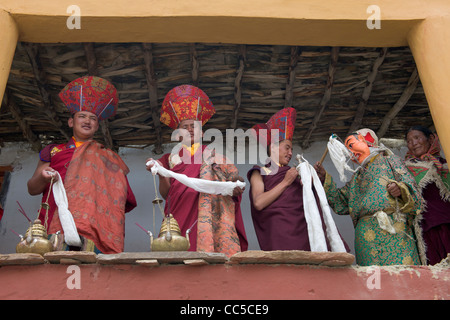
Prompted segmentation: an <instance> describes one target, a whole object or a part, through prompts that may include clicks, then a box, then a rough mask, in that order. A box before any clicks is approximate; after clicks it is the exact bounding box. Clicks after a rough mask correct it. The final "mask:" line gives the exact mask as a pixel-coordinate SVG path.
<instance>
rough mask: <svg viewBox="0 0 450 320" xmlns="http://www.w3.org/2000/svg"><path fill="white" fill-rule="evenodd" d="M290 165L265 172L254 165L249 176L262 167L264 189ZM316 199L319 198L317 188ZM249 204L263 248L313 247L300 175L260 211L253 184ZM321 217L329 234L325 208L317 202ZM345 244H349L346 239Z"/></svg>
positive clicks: (273, 182) (305, 248)
mask: <svg viewBox="0 0 450 320" xmlns="http://www.w3.org/2000/svg"><path fill="white" fill-rule="evenodd" d="M290 168H291V167H289V166H283V167H279V168H278V172H277V173H275V174H271V175H264V174H263V172H261V171H262V169H261V167H259V166H254V167H253V168H252V169H250V171H249V172H248V174H247V178H248V180H249V181H250V178H251V176H252V174H253V172H254V171H255V170H256V171H259V172H260V173H261V177H262V179H263V182H264V192H266V191H269V190H271V189H273V188H274V187H275V186H277V185H278V184H279V183H280V182H281V181H282V180H283V179H284V176H285V175H286V173H287V171H288V170H289V169H290ZM314 195H315V198H316V202H317V203H319V198H318V196H317V194H316V191H315V190H314ZM250 205H251V212H252V219H253V225H254V227H255V231H256V236H257V237H258V242H259V246H260V248H261V250H264V251H271V250H304V251H311V248H310V245H309V238H308V229H307V228H308V227H307V224H306V219H305V213H304V209H303V189H302V185H301V183H300V179H295V180H294V182H292V184H291V185H290V186H289V187H288V188H287V189H286V190H285V191H284V192H283V193H282V194H281V195H280V196H279V197H278V198H277V199H276V200H275V201H274V202H272V203H271V204H270V205H269V206H267V207H266V208H264V209H263V210H261V211H258V210H256V209H255V207H254V206H253V198H252V190H251V187H250ZM318 208H319V212H320V216H321V219H322V228H323V230H324V233H325V235H326V226H325V224H324V221H323V215H322V210H321V208H320V205H318ZM326 241H327V247H328V250H329V251H330V244H329V242H328V239H326ZM344 245H345V248H346V249H347V252H349V251H350V250H349V248H348V246H347V244H346V243H345V241H344Z"/></svg>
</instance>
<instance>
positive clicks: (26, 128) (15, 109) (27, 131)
mask: <svg viewBox="0 0 450 320" xmlns="http://www.w3.org/2000/svg"><path fill="white" fill-rule="evenodd" d="M4 102H5V105H6V106H7V108H8V109H9V111H10V112H11V114H12V116H13V118H14V120H16V122H17V123H18V124H19V127H20V129H21V130H22V133H23V136H24V137H25V139H27V140H28V142H29V143H30V144H31V146H32V149H33V150H34V151H40V150H41V149H42V144H41V141H40V140H39V137H38V136H37V135H36V134H35V133H34V132H33V130H31V127H30V125H29V124H28V122H27V121H26V120H24V116H23V113H22V111H21V110H20V108H19V106H18V105H17V104H16V102H15V101H14V97H13V96H12V94H11V93H10V92H9V91H8V90H6V91H5V95H4Z"/></svg>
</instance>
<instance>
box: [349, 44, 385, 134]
mask: <svg viewBox="0 0 450 320" xmlns="http://www.w3.org/2000/svg"><path fill="white" fill-rule="evenodd" d="M387 52H388V48H381V50H380V53H379V55H378V57H377V58H376V59H375V62H374V64H373V66H372V70H371V71H370V73H369V76H368V77H367V81H366V86H365V87H364V91H363V94H362V97H361V100H360V102H359V105H358V108H357V110H356V113H355V118H354V119H353V123H352V125H351V126H350V130H349V131H348V134H349V133H352V132H354V131H355V130H357V129H359V127H360V126H361V125H362V120H363V118H364V112H365V109H366V106H367V102H368V101H369V97H370V94H371V93H372V88H373V83H374V82H375V78H376V77H377V73H378V69H379V68H380V66H381V65H382V64H383V61H384V58H386V54H387Z"/></svg>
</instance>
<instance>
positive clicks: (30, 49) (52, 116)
mask: <svg viewBox="0 0 450 320" xmlns="http://www.w3.org/2000/svg"><path fill="white" fill-rule="evenodd" d="M23 46H24V48H25V51H26V52H27V55H28V58H29V60H30V63H31V67H32V69H33V73H34V80H35V81H36V85H37V87H38V89H39V93H40V95H41V98H42V101H43V103H44V108H43V112H44V113H45V114H46V115H47V117H48V118H49V120H50V121H51V122H52V124H53V125H54V126H55V127H56V129H58V130H59V132H60V133H61V134H62V135H63V136H64V138H65V139H66V140H69V139H70V137H71V135H69V134H68V133H67V132H66V130H64V129H63V124H62V121H61V119H60V118H59V117H58V115H57V113H56V110H55V107H54V106H53V103H52V98H51V95H50V93H49V92H48V90H47V84H46V81H45V79H46V75H45V71H44V69H43V68H42V63H41V60H40V55H39V45H38V44H32V43H25V44H23Z"/></svg>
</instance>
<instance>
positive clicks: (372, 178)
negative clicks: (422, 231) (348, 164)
mask: <svg viewBox="0 0 450 320" xmlns="http://www.w3.org/2000/svg"><path fill="white" fill-rule="evenodd" d="M368 160H369V161H367V162H366V164H365V165H362V166H361V168H360V169H359V170H358V171H357V172H356V173H355V174H354V175H353V177H352V178H351V180H350V181H349V182H348V183H347V184H346V185H345V186H344V187H342V188H337V186H336V184H335V182H334V181H333V179H332V178H331V176H330V175H329V174H327V175H326V179H325V183H324V188H325V191H326V194H327V198H328V202H329V203H330V206H331V207H332V208H333V210H334V211H335V212H336V213H337V214H340V215H346V214H348V215H350V217H351V218H352V221H353V225H354V227H355V253H356V263H357V264H358V265H418V264H420V259H419V255H418V251H417V245H416V239H415V235H414V232H413V229H412V222H413V220H414V217H415V216H416V215H417V214H419V213H420V212H421V211H422V207H423V200H422V197H421V195H420V193H419V192H418V190H417V186H416V184H415V181H414V179H413V178H412V176H411V175H410V174H409V172H408V170H407V169H406V167H405V165H404V164H403V162H402V161H401V159H400V158H398V157H397V156H395V155H393V154H389V155H385V154H384V152H380V153H376V154H375V155H373V156H372V157H371V158H369V159H368ZM390 182H395V183H397V185H398V186H399V187H400V189H401V191H402V195H401V196H400V197H399V198H394V197H392V196H391V195H390V194H389V193H388V192H387V190H386V185H387V184H388V183H390Z"/></svg>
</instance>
